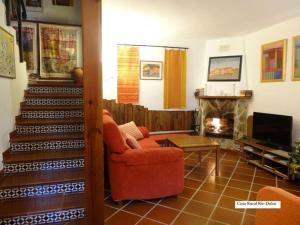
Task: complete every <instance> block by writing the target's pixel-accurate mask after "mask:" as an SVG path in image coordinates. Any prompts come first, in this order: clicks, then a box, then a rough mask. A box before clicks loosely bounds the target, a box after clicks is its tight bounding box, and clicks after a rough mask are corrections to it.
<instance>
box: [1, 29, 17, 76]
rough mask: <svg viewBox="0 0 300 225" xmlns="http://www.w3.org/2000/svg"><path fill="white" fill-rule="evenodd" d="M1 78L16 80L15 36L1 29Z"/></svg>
mask: <svg viewBox="0 0 300 225" xmlns="http://www.w3.org/2000/svg"><path fill="white" fill-rule="evenodd" d="M0 46H1V47H0V76H1V77H7V78H11V79H14V78H16V67H15V50H14V36H13V35H11V34H10V33H9V32H7V31H6V30H4V29H3V28H2V27H0Z"/></svg>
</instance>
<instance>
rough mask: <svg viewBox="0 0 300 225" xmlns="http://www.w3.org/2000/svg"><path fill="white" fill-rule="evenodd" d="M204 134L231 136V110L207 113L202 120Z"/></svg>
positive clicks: (232, 117)
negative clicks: (203, 120)
mask: <svg viewBox="0 0 300 225" xmlns="http://www.w3.org/2000/svg"><path fill="white" fill-rule="evenodd" d="M204 125H205V127H204V133H205V136H210V137H217V138H229V139H232V138H233V130H234V114H233V113H231V112H217V113H212V112H209V113H207V115H206V117H205V122H204Z"/></svg>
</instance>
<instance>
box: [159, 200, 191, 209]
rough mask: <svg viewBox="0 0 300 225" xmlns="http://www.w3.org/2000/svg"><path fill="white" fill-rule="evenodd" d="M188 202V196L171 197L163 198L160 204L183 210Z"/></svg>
mask: <svg viewBox="0 0 300 225" xmlns="http://www.w3.org/2000/svg"><path fill="white" fill-rule="evenodd" d="M187 202H188V199H186V198H181V197H169V198H165V199H163V200H162V201H161V202H160V203H159V204H160V205H164V206H168V207H170V208H173V209H178V210H181V209H182V208H183V207H184V206H185V205H186V203H187Z"/></svg>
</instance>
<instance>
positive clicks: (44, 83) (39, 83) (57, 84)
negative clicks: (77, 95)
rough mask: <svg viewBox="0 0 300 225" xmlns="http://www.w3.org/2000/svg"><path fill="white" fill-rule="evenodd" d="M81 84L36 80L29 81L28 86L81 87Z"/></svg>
mask: <svg viewBox="0 0 300 225" xmlns="http://www.w3.org/2000/svg"><path fill="white" fill-rule="evenodd" d="M82 85H83V84H80V83H74V82H72V81H65V82H63V81H36V82H34V83H29V84H28V87H82Z"/></svg>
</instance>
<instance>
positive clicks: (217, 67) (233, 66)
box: [207, 55, 242, 81]
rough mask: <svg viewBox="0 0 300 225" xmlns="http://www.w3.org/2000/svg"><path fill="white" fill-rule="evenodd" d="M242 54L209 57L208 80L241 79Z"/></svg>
mask: <svg viewBox="0 0 300 225" xmlns="http://www.w3.org/2000/svg"><path fill="white" fill-rule="evenodd" d="M241 71H242V56H241V55H233V56H220V57H209V64H208V77H207V81H240V80H241Z"/></svg>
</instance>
